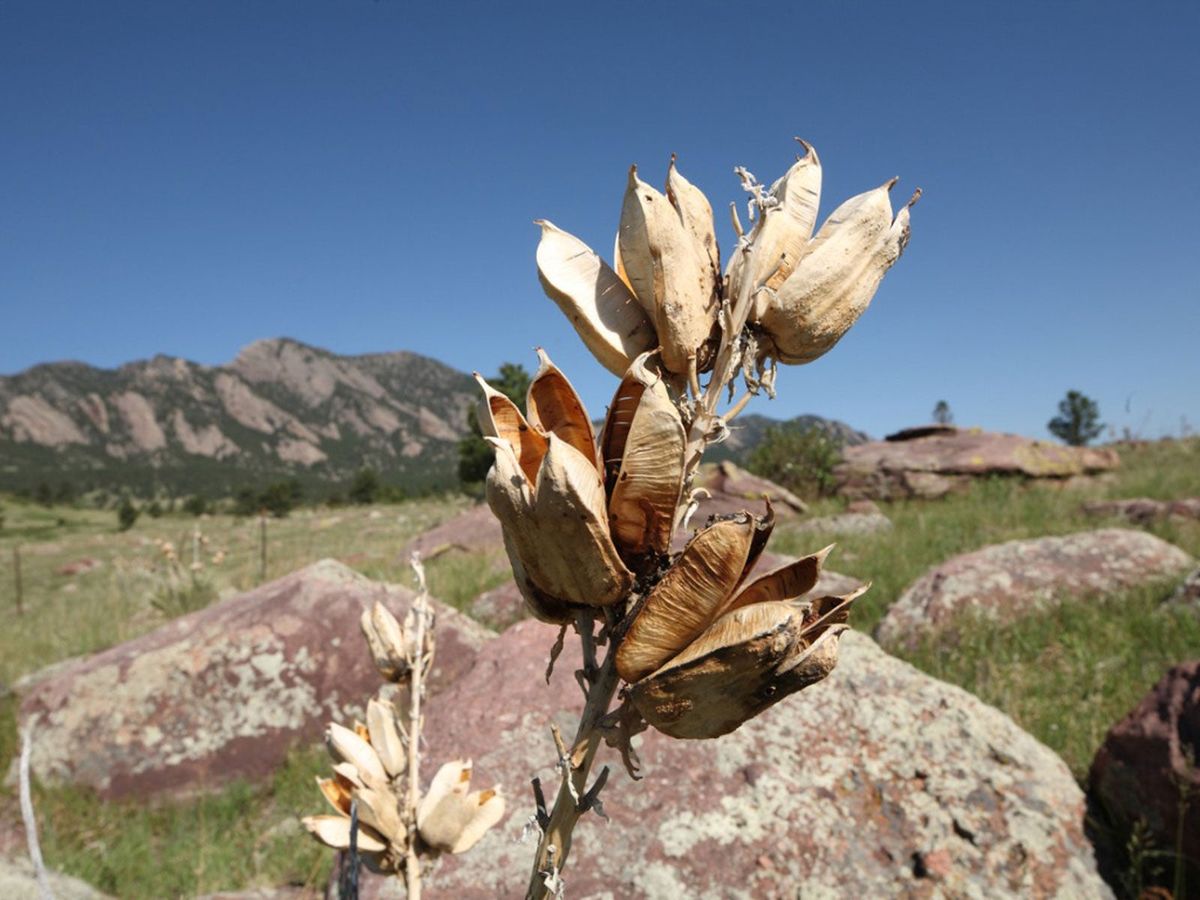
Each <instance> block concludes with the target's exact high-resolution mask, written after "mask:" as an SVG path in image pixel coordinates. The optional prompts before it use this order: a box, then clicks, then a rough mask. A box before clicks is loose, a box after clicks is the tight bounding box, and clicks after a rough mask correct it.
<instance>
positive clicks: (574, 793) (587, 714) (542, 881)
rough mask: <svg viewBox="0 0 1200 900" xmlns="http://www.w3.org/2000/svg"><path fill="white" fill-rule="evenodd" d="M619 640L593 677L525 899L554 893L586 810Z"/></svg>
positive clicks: (611, 643) (539, 899)
mask: <svg viewBox="0 0 1200 900" xmlns="http://www.w3.org/2000/svg"><path fill="white" fill-rule="evenodd" d="M617 644H618V641H617V640H615V639H612V638H610V640H609V646H608V652H607V653H606V654H605V656H604V662H602V663H601V664H600V667H599V668H598V669H596V670H595V673H594V675H593V677H592V680H591V688H590V690H589V691H588V695H587V700H586V702H585V703H584V707H583V715H582V717H581V718H580V720H579V728H578V729H576V731H575V740H574V742H573V743H572V744H571V749H570V751H569V752H568V753H567V754H566V762H565V764H564V770H563V772H562V779H561V783H560V784H559V788H558V796H557V798H556V799H555V801H554V808H553V809H552V810H551V811H550V821H549V823H548V824H547V825H546V826H545V828H544V829H543V830H542V837H541V840H540V841H539V842H538V850H537V856H536V857H535V859H534V864H533V872H532V873H531V874H530V876H529V887H528V889H527V890H526V892H525V897H526V900H544V898H547V897H553V896H554V890H553V888H552V886H551V885H552V883H553V881H552V878H553V877H554V876H557V875H558V873H559V872H560V871H561V870H562V868H563V866H564V865H565V864H566V861H567V857H568V856H569V855H570V852H571V836H572V833H573V832H574V830H575V824H576V823H577V822H578V821H579V819H580V817H581V816H582V815H583V814H584V812H586V810H585V809H583V808H582V807H581V805H580V802H579V798H582V797H583V796H584V794H585V792H586V786H587V781H588V776H589V775H590V774H591V770H592V763H593V762H594V761H595V758H596V751H597V750H599V749H600V744H601V743H602V742H603V739H604V738H603V735H602V734H601V730H600V720H601V719H603V718H604V716H605V715H606V714H607V713H608V708H609V706H610V705H611V704H612V699H613V695H614V694H616V692H617V684H618V682H619V681H620V679H619V678H618V677H617ZM548 876H550V877H551V883H550V884H548V883H547V880H548Z"/></svg>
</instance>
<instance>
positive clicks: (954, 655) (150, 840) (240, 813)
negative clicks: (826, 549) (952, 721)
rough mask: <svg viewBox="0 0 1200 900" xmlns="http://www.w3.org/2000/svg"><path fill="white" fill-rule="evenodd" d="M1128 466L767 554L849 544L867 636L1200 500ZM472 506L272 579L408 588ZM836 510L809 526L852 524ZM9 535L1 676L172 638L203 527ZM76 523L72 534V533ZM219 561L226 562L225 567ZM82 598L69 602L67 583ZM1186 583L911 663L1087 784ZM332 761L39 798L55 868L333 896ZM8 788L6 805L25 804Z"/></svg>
mask: <svg viewBox="0 0 1200 900" xmlns="http://www.w3.org/2000/svg"><path fill="white" fill-rule="evenodd" d="M1121 452H1122V456H1123V466H1122V468H1121V470H1120V471H1119V472H1118V473H1117V474H1116V476H1115V477H1114V478H1113V479H1111V481H1109V482H1108V483H1098V484H1092V485H1090V486H1087V487H1084V488H1081V489H1059V488H1055V487H1047V486H1045V485H1038V484H1032V483H1030V484H1024V483H1021V482H1019V481H1016V480H1010V479H994V480H987V481H982V482H979V483H976V484H975V485H974V486H973V487H972V488H971V490H969V491H967V492H966V493H965V494H962V495H957V496H951V497H947V498H945V499H943V500H939V501H933V502H898V503H892V504H884V512H885V514H886V515H888V516H889V517H890V518H891V520H892V522H893V523H894V526H895V527H894V528H893V529H892V530H891V531H890V532H886V533H881V534H874V535H863V536H844V537H838V536H835V535H821V534H799V533H796V532H794V531H790V530H789V528H788V527H787V525H786V523H785V524H782V525H781V526H780V527H779V529H777V531H776V534H775V536H774V538H773V539H772V542H771V549H772V550H774V551H775V552H780V553H802V552H807V551H811V550H813V549H816V548H818V547H821V546H824V545H825V544H826V543H830V542H831V541H833V540H837V541H838V548H837V549H836V550H835V552H834V555H833V557H832V558H831V559H830V567H831V568H833V569H835V570H838V571H842V572H845V573H847V574H851V575H855V576H857V577H860V578H864V579H870V580H872V581H873V582H874V586H873V588H872V589H871V591H870V592H869V593H868V594H867V595H866V596H865V597H864V598H863V599H862V600H861V601H859V603H860V605H859V606H858V607H857V609H856V614H855V617H854V619H853V624H854V625H855V627H857V628H859V629H862V630H865V631H870V629H871V628H872V627H873V626H874V625H875V623H876V622H878V620H879V618H880V617H881V616H882V614H883V612H884V611H885V610H886V608H887V606H888V605H889V604H890V603H891V602H892V601H893V600H894V599H895V598H896V597H897V596H899V594H900V593H901V592H902V591H903V590H904V588H905V587H906V586H907V585H908V584H910V583H911V582H912V581H913V580H915V579H916V578H917V577H918V576H920V575H921V574H922V573H924V572H925V571H926V570H927V569H929V567H931V566H933V565H935V564H937V563H939V562H941V561H943V560H945V559H946V558H948V557H950V556H953V555H955V554H958V553H963V552H966V551H969V550H974V549H977V548H979V547H983V546H985V545H987V544H991V543H995V542H999V541H1005V540H1012V539H1016V538H1026V537H1039V536H1042V535H1049V534H1063V533H1068V532H1073V531H1079V530H1084V529H1089V528H1098V527H1104V526H1107V525H1122V526H1123V527H1131V526H1128V525H1127V524H1126V523H1122V522H1119V521H1098V520H1095V519H1090V518H1087V517H1085V516H1084V515H1083V513H1082V512H1081V510H1080V506H1081V504H1082V503H1083V502H1084V501H1086V500H1089V499H1100V498H1107V497H1136V496H1148V497H1152V498H1157V499H1170V498H1176V497H1183V496H1200V441H1196V440H1193V441H1186V442H1184V441H1176V442H1165V443H1160V444H1151V445H1145V446H1136V447H1125V448H1123V449H1122V451H1121ZM463 503H464V501H462V500H423V501H412V502H409V503H404V504H399V505H395V506H379V507H374V508H371V509H361V508H349V509H339V510H332V511H329V510H320V511H311V510H306V511H300V512H298V513H296V514H293V516H292V517H291V518H289V519H285V520H281V521H272V522H270V523H269V525H268V539H269V544H268V551H269V554H268V572H267V577H268V578H273V577H277V576H279V575H282V574H284V573H286V572H288V571H292V570H294V569H296V568H298V567H300V566H302V565H304V564H306V563H309V562H312V561H314V560H316V559H319V558H322V557H334V558H337V559H340V560H342V561H343V562H345V563H346V564H347V565H350V566H351V567H353V568H355V569H357V570H358V571H360V572H362V573H363V574H365V575H367V576H369V577H371V578H377V579H384V580H389V581H394V582H398V583H401V584H406V585H411V583H412V578H411V573H410V571H409V568H408V560H407V559H403V558H401V557H400V555H399V553H398V552H397V551H398V550H399V548H400V546H401V545H402V544H403V543H404V542H405V541H406V540H408V539H409V538H410V537H411V536H413V535H415V534H417V533H419V532H420V531H423V530H425V529H427V528H430V527H432V526H433V525H435V524H437V523H439V522H441V521H444V520H445V519H447V518H449V517H450V516H451V515H453V514H454V513H455V512H457V511H458V509H460V508H461V507H462V505H463ZM842 505H843V504H841V503H840V502H838V501H836V500H823V501H820V502H819V503H817V504H815V505H814V511H813V515H821V514H829V513H833V512H837V511H840V509H841V507H842ZM4 506H5V509H4V513H5V525H4V529H3V531H0V621H3V623H4V625H5V627H4V628H0V681H8V682H11V681H12V680H14V679H15V678H17V677H19V676H20V675H22V674H24V673H26V672H29V671H32V670H34V669H36V668H38V667H40V666H42V665H45V664H47V663H49V662H53V661H55V660H58V659H62V658H64V657H67V656H72V655H76V654H83V653H91V652H94V651H96V650H98V649H101V648H103V647H106V646H110V645H111V644H113V643H116V642H119V641H122V640H126V639H128V638H131V637H134V636H136V635H138V634H141V633H143V632H145V631H147V630H149V629H151V628H154V627H157V626H158V625H159V624H160V623H161V622H162V621H163V614H162V613H161V612H160V611H157V610H155V609H154V606H153V602H152V601H153V598H154V596H155V594H154V588H155V586H156V585H161V579H160V580H157V581H156V577H157V576H156V574H155V573H156V572H158V573H159V575H161V568H162V560H161V556H162V555H161V552H160V551H159V549H158V548H157V547H156V545H155V544H154V541H155V539H167V540H171V541H172V542H174V543H175V544H176V546H177V547H178V548H179V552H180V554H181V556H182V558H183V559H184V561H185V562H186V561H190V556H189V553H190V535H191V530H192V528H193V527H194V525H195V524H196V520H193V519H184V518H174V517H164V518H162V519H157V520H155V519H149V518H147V517H144V516H143V517H142V518H141V519H139V521H138V523H137V525H136V526H135V527H134V529H133V530H132V531H131V532H127V533H124V534H119V533H117V532H116V530H115V521H116V520H115V516H114V514H113V513H112V512H111V511H108V512H96V511H92V510H77V509H71V510H61V509H51V510H45V509H43V508H41V507H35V506H32V505H30V504H20V503H13V502H9V501H6V502H5V503H4ZM60 518H61V519H63V520H64V521H63V522H62V523H61V524H60V522H59V519H60ZM199 525H200V527H201V529H202V530H203V532H204V534H205V535H207V536H208V538H209V551H208V552H209V553H210V554H211V551H213V550H215V549H218V548H220V549H224V550H225V551H226V558H225V561H224V562H222V563H221V564H220V565H212V564H211V562H206V565H205V570H204V574H205V577H206V578H211V579H212V581H213V583H214V585H215V587H216V589H217V590H221V591H232V590H242V589H245V588H248V587H252V586H253V585H255V584H256V583H258V580H259V579H258V538H259V532H258V525H257V522H255V521H246V520H235V519H232V518H229V517H221V516H218V517H214V518H210V519H204V520H201V521H200V522H199ZM1150 530H1151V531H1153V532H1155V533H1156V534H1158V535H1159V536H1160V537H1163V538H1164V539H1166V540H1169V541H1171V542H1173V543H1176V544H1178V545H1179V546H1181V547H1183V548H1184V549H1185V550H1187V551H1188V552H1190V553H1192V554H1193V555H1200V523H1187V522H1182V523H1165V524H1161V525H1155V526H1153V527H1152V528H1151V529H1150ZM16 544H20V546H21V548H22V561H23V574H24V580H25V604H26V613H25V615H24V616H21V617H18V616H16V615H15V614H14V612H13V609H12V604H13V598H12V591H11V576H12V571H11V563H10V559H11V550H12V547H13V546H14V545H16ZM83 556H94V557H96V558H97V559H100V560H101V561H102V566H101V568H100V569H98V570H97V571H95V572H92V573H89V574H86V575H79V576H75V577H73V578H72V577H67V576H62V575H59V574H58V569H59V567H61V566H62V564H63V563H65V562H69V561H71V560H74V559H79V558H81V557H83ZM209 558H210V557H209ZM427 573H428V577H429V583H430V588H431V591H432V593H434V595H435V596H438V597H440V598H441V599H443V600H445V601H447V602H449V603H452V604H453V605H456V606H459V607H460V608H461V607H462V606H464V605H465V604H466V603H467V602H468V601H469V600H471V599H472V598H473V597H474V596H476V595H477V594H478V593H479V592H481V591H483V590H486V589H488V588H491V587H494V586H496V585H497V584H499V583H501V582H502V581H503V580H504V579H506V578H507V577H508V575H507V570H506V563H505V560H504V557H503V554H502V553H470V554H464V553H458V552H450V553H446V554H444V555H442V556H440V557H438V558H436V559H432V560H430V561H428V563H427ZM72 584H73V585H75V587H73V588H71V587H69V585H72ZM1170 588H1171V585H1166V584H1163V585H1156V586H1150V587H1145V588H1142V589H1139V590H1135V591H1130V592H1126V593H1123V594H1121V595H1119V596H1113V597H1106V598H1096V599H1091V600H1085V601H1075V602H1068V603H1066V604H1064V605H1063V606H1061V607H1059V608H1057V609H1053V610H1050V611H1047V612H1045V613H1043V614H1041V615H1039V616H1036V617H1031V618H1026V619H1024V620H1022V621H1020V622H1017V623H1014V624H1012V625H1007V626H1001V627H997V626H995V625H994V624H991V623H980V624H979V626H978V627H968V628H960V629H958V632H959V633H960V635H961V638H960V640H959V642H958V643H957V644H956V645H955V646H953V647H941V646H933V645H927V646H925V647H922V648H919V649H918V650H915V651H912V652H910V653H908V654H907V658H908V659H909V660H910V661H911V662H913V663H914V664H916V665H917V666H919V667H920V668H922V669H923V670H925V671H927V672H929V673H930V674H932V675H934V676H936V677H938V678H942V679H945V680H947V681H950V682H953V683H955V684H958V685H961V686H962V687H964V688H966V689H967V690H969V691H972V692H973V693H975V694H977V695H978V696H980V697H981V698H982V699H983V700H985V701H986V702H988V703H991V704H994V705H996V706H997V707H999V708H1000V709H1002V710H1004V711H1005V712H1007V713H1008V714H1009V715H1011V716H1013V718H1014V719H1015V720H1016V721H1017V722H1018V723H1019V724H1020V725H1021V726H1022V727H1024V728H1026V729H1027V730H1029V731H1030V732H1031V733H1032V734H1034V735H1035V736H1036V737H1038V738H1039V739H1040V740H1042V741H1043V742H1044V743H1046V744H1047V745H1049V746H1050V747H1051V748H1053V749H1054V750H1055V751H1056V752H1058V753H1059V754H1061V755H1062V757H1063V758H1064V759H1065V760H1066V761H1067V763H1068V765H1069V766H1070V767H1071V770H1072V771H1073V772H1074V773H1075V775H1076V776H1077V777H1082V776H1083V775H1084V773H1085V772H1086V769H1087V767H1088V765H1089V764H1090V762H1091V758H1092V755H1093V753H1094V752H1095V749H1096V747H1097V746H1098V745H1099V743H1100V741H1101V739H1102V738H1103V735H1104V732H1105V730H1106V729H1107V728H1108V727H1109V726H1110V725H1111V724H1112V723H1113V722H1115V721H1116V720H1117V719H1119V718H1120V717H1121V716H1123V715H1124V714H1125V713H1126V712H1127V711H1128V710H1129V709H1130V708H1131V707H1132V706H1133V705H1134V703H1135V702H1136V701H1137V700H1138V698H1140V697H1141V696H1142V695H1143V694H1144V693H1145V691H1146V690H1148V689H1149V687H1150V686H1151V685H1152V684H1153V683H1154V682H1155V681H1157V680H1158V678H1160V677H1161V675H1162V674H1163V672H1164V671H1165V670H1166V669H1167V668H1168V667H1169V666H1171V665H1173V664H1175V663H1177V662H1179V661H1181V660H1182V659H1185V658H1189V657H1194V656H1195V654H1196V652H1197V648H1198V647H1200V618H1198V617H1195V616H1194V615H1193V616H1189V615H1187V614H1181V613H1174V612H1170V611H1168V610H1164V609H1162V608H1160V606H1159V603H1160V601H1161V599H1162V597H1163V596H1164V594H1165V593H1166V592H1167V591H1168V590H1170ZM13 707H14V703H13V701H12V700H11V698H10V699H9V700H4V699H3V698H0V771H3V769H4V768H5V767H6V766H7V764H8V761H9V760H10V759H11V757H12V756H13V754H14V753H15V751H16V740H15V733H14V732H15V728H14V725H15V710H14V708H13ZM326 765H327V763H326V761H325V757H324V754H323V752H320V751H316V750H299V751H297V752H296V753H294V754H293V756H292V757H291V758H290V759H289V761H288V763H287V764H286V765H285V766H284V767H283V768H281V769H280V771H279V772H278V773H277V774H276V775H275V777H274V779H273V780H272V781H271V782H270V783H268V784H265V785H246V784H239V785H234V786H231V787H228V788H226V789H224V790H222V791H219V792H216V793H214V794H211V795H208V796H205V797H200V798H196V799H193V800H189V801H183V802H176V803H163V804H158V805H154V806H146V805H139V804H137V803H136V802H132V801H130V802H105V801H102V800H99V799H98V798H97V797H95V796H94V795H93V794H90V793H88V792H86V791H81V790H78V789H69V788H55V789H39V790H38V794H37V806H38V810H39V817H40V819H41V821H42V828H43V844H44V845H45V849H46V854H47V858H48V861H49V863H50V865H51V866H53V867H55V868H59V869H63V870H65V871H67V872H70V873H72V874H75V875H77V876H79V877H81V878H84V879H85V880H87V881H89V882H91V883H93V884H95V885H96V886H97V887H99V888H101V889H102V890H105V891H107V892H109V893H111V894H114V895H117V896H139V897H140V896H146V897H168V896H189V895H193V894H195V893H198V892H205V891H216V890H221V889H234V888H238V887H244V886H249V885H271V884H283V883H293V884H302V885H307V886H309V887H314V888H315V887H316V886H318V885H320V884H322V883H323V882H324V879H325V877H326V876H327V873H328V867H329V865H330V862H331V855H330V854H329V853H328V852H327V851H324V850H322V849H321V848H320V847H318V846H317V845H316V844H315V842H312V841H311V840H309V839H308V837H307V836H306V835H304V834H302V833H299V832H298V831H297V822H298V819H299V817H300V816H302V815H308V814H312V813H318V812H321V811H322V805H323V801H322V800H321V798H320V796H319V795H318V792H317V791H316V790H315V788H314V785H313V781H312V779H313V775H314V774H316V773H317V772H320V771H322V770H323V769H324V768H325V767H326ZM11 802H12V797H11V794H5V793H4V792H3V791H2V790H0V805H7V804H11Z"/></svg>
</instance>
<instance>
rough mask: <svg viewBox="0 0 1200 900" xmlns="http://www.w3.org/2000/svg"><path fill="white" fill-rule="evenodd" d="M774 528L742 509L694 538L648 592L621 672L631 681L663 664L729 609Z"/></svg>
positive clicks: (622, 654)
mask: <svg viewBox="0 0 1200 900" xmlns="http://www.w3.org/2000/svg"><path fill="white" fill-rule="evenodd" d="M772 528H774V516H773V513H772V512H771V510H770V506H769V505H768V513H767V516H766V517H764V518H762V519H756V518H755V517H754V516H752V515H750V513H742V514H740V515H738V516H735V517H734V518H732V519H725V520H723V521H719V522H716V523H715V524H713V525H710V526H709V527H708V528H705V529H703V530H702V531H700V532H699V533H698V534H697V535H696V536H695V537H693V538H692V539H691V540H690V541H688V543H687V546H685V547H684V548H683V552H682V553H680V554H679V556H678V557H677V558H676V560H675V561H674V562H673V563H672V564H671V568H669V569H668V570H667V572H666V574H665V575H663V577H662V579H661V580H660V581H659V582H658V584H656V585H655V586H654V588H653V590H651V591H650V593H649V595H647V597H646V600H645V602H644V603H643V604H642V608H641V609H640V610H639V611H638V613H637V616H636V617H635V618H634V620H633V623H632V624H631V625H630V626H629V631H628V632H627V633H626V635H625V639H624V640H623V641H622V642H621V645H620V647H619V648H618V649H617V673H618V674H619V675H620V676H621V677H622V678H623V679H625V681H628V682H630V683H633V682H635V681H638V680H639V679H641V678H644V677H645V676H646V675H649V674H650V673H651V672H653V671H654V670H655V669H657V668H659V667H660V666H661V665H662V664H663V663H665V662H667V660H669V659H671V658H672V657H673V656H675V655H676V654H677V653H679V652H680V651H681V650H683V648H685V647H686V646H687V645H688V644H690V643H691V642H692V641H693V640H695V639H696V638H698V637H699V636H700V635H701V634H702V633H703V632H704V630H705V629H706V628H708V626H709V625H710V624H712V622H713V621H714V620H715V619H716V618H717V617H718V616H719V615H721V613H722V612H724V611H725V610H726V609H727V608H728V607H729V604H730V602H731V599H730V598H732V597H733V596H734V592H735V591H736V590H737V588H738V586H739V585H740V584H741V583H742V580H743V579H744V578H745V577H746V575H747V574H748V573H749V572H750V570H751V569H753V568H754V564H755V563H756V562H757V561H758V557H759V555H760V554H761V553H762V551H763V548H764V547H765V546H766V544H767V538H768V537H770V534H771V530H772Z"/></svg>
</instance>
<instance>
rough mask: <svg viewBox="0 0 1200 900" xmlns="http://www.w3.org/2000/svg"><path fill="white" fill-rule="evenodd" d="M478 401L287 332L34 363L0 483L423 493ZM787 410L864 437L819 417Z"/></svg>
mask: <svg viewBox="0 0 1200 900" xmlns="http://www.w3.org/2000/svg"><path fill="white" fill-rule="evenodd" d="M476 398H477V387H476V385H475V383H474V381H473V380H472V379H471V377H470V376H469V375H467V374H466V373H464V372H459V371H458V370H456V369H454V368H452V367H450V366H448V365H446V364H445V363H442V362H440V361H438V360H436V359H433V358H431V357H427V356H423V355H422V354H419V353H414V352H412V351H408V350H394V351H381V352H372V353H362V354H354V355H340V354H337V353H334V352H333V351H330V350H327V349H325V348H322V347H316V346H313V345H311V344H307V343H304V342H302V341H298V340H295V339H293V338H287V337H281V338H264V339H260V340H256V341H253V342H251V343H249V344H247V345H246V346H244V347H242V348H241V349H240V350H239V351H238V353H237V354H236V355H235V356H234V358H233V359H232V360H230V361H229V362H228V363H224V364H219V365H206V364H203V363H197V362H193V361H191V360H187V359H183V358H182V357H176V356H170V355H168V354H163V353H159V354H155V355H154V356H152V357H149V358H147V359H141V360H133V361H131V362H126V363H122V364H121V365H119V366H116V367H114V368H103V367H99V366H92V365H90V364H88V363H84V362H80V361H78V360H63V361H60V362H47V363H38V364H36V365H33V366H30V367H29V368H27V369H25V370H23V371H21V372H18V373H16V374H13V375H0V490H29V489H31V488H33V487H34V486H35V485H37V484H39V483H42V482H45V483H47V484H62V483H63V482H64V481H69V482H71V483H72V486H73V487H74V488H75V489H76V490H83V491H86V490H91V489H93V488H105V489H114V488H115V489H127V490H131V491H132V492H134V493H137V494H139V495H143V496H144V495H148V494H152V493H164V492H165V493H167V494H171V495H183V494H187V493H203V494H206V495H209V496H224V495H229V494H232V493H234V492H235V491H236V490H237V489H239V488H241V487H245V486H258V485H261V484H263V483H264V482H266V481H269V480H276V479H280V478H296V479H298V480H299V481H300V482H301V484H302V485H312V486H318V485H319V486H321V487H322V488H324V489H327V488H328V487H329V486H331V485H335V484H338V483H344V482H345V481H347V480H348V479H349V478H351V477H352V476H353V474H354V473H355V472H356V471H357V470H358V469H360V468H362V467H363V466H370V467H372V468H375V469H377V470H379V471H380V472H381V473H382V474H383V476H384V478H385V480H386V481H388V482H390V483H393V484H396V485H398V486H400V487H403V488H405V489H408V490H412V491H425V490H437V489H444V488H452V487H455V486H457V462H458V442H459V440H460V439H461V438H462V437H464V436H465V435H466V434H467V433H468V428H469V426H468V410H469V409H470V408H471V407H472V406H473V404H474V403H475V401H476ZM780 421H781V420H776V419H772V418H769V417H767V416H763V415H759V414H754V413H751V414H746V415H743V416H741V417H739V419H738V420H737V422H736V423H734V424H733V425H732V427H731V434H730V438H729V440H728V441H726V442H725V443H723V444H718V445H715V446H714V447H712V448H711V453H710V458H711V459H712V460H714V461H717V460H721V459H734V460H738V461H744V459H745V457H746V455H747V454H748V453H749V451H750V449H752V447H753V446H754V445H755V444H757V442H758V441H759V440H761V438H762V435H763V433H765V431H766V429H767V428H768V427H770V426H771V425H775V424H779V423H780ZM787 421H789V422H798V423H800V424H804V425H814V424H815V425H817V426H818V427H821V428H824V429H826V430H827V431H830V432H831V433H833V434H835V435H837V436H838V437H839V439H841V440H842V441H843V442H844V443H860V442H861V441H863V440H866V439H867V436H866V435H865V434H863V433H862V432H859V431H856V430H855V429H853V428H850V427H849V426H848V425H845V424H844V423H842V422H837V421H835V420H830V419H823V418H821V417H818V416H797V417H795V418H793V419H790V420H787Z"/></svg>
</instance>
